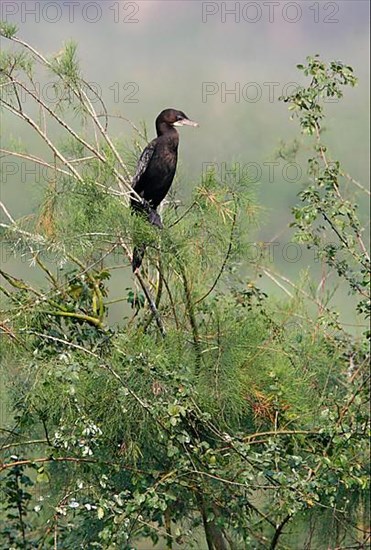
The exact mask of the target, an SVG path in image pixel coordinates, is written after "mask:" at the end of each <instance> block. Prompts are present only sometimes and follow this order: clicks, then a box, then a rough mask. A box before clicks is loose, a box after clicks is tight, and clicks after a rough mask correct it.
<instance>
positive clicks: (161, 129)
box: [156, 122, 179, 139]
mask: <svg viewBox="0 0 371 550" xmlns="http://www.w3.org/2000/svg"><path fill="white" fill-rule="evenodd" d="M156 131H157V136H158V137H160V136H164V135H168V136H169V137H174V138H177V139H179V134H178V132H177V131H176V129H175V128H174V126H172V125H171V124H168V123H167V122H160V123H159V124H156Z"/></svg>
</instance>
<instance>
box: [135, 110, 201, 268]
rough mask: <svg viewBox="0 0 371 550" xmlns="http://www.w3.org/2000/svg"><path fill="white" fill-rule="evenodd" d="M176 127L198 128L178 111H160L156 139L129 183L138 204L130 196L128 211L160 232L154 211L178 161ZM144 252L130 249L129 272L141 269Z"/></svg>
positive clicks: (143, 247) (148, 147)
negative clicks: (136, 213) (141, 216)
mask: <svg viewBox="0 0 371 550" xmlns="http://www.w3.org/2000/svg"><path fill="white" fill-rule="evenodd" d="M176 126H194V127H196V126H198V124H197V122H193V121H192V120H190V119H189V118H188V117H187V115H185V114H184V113H183V112H182V111H178V110H176V109H165V110H164V111H162V112H161V113H160V114H159V115H158V117H157V118H156V131H157V138H155V139H154V140H153V141H151V142H150V143H149V144H148V145H147V147H146V148H145V149H144V150H143V152H142V154H141V156H140V158H139V161H138V165H137V169H136V173H135V175H134V178H133V181H132V188H133V189H134V191H136V192H137V194H138V195H139V196H140V197H141V198H142V201H139V200H138V199H137V198H135V196H134V195H133V196H132V198H131V207H132V209H133V210H134V211H136V212H140V213H141V214H142V215H145V217H146V219H147V220H148V221H149V222H150V223H151V224H152V225H155V226H157V227H159V228H162V221H161V218H160V215H159V214H158V212H157V207H158V206H159V204H160V203H161V202H162V201H163V199H164V198H165V196H166V195H167V193H168V191H169V189H170V187H171V184H172V182H173V179H174V175H175V170H176V165H177V160H178V144H179V134H178V132H177V130H176V128H175V127H176ZM145 248H146V247H145V244H141V245H139V246H135V247H134V250H133V259H132V267H133V271H135V270H136V269H138V268H139V267H140V266H141V263H142V260H143V256H144V251H145Z"/></svg>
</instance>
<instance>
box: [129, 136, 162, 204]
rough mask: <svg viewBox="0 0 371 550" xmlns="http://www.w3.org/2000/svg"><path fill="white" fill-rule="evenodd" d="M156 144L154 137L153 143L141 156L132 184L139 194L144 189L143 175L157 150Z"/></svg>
mask: <svg viewBox="0 0 371 550" xmlns="http://www.w3.org/2000/svg"><path fill="white" fill-rule="evenodd" d="M155 146H156V140H155V139H154V140H153V141H151V143H149V144H148V145H147V147H146V148H145V149H144V150H143V152H142V154H141V155H140V157H139V160H138V164H137V169H136V172H135V174H134V177H133V181H132V184H131V186H132V188H133V189H134V190H135V191H136V192H137V193H138V195H140V194H141V192H142V191H143V179H142V176H143V174H144V173H145V171H146V170H147V168H148V165H149V163H150V161H151V158H152V156H153V153H154V151H155Z"/></svg>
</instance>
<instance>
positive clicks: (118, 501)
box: [0, 24, 369, 550]
mask: <svg viewBox="0 0 371 550" xmlns="http://www.w3.org/2000/svg"><path fill="white" fill-rule="evenodd" d="M2 35H3V36H5V37H6V38H8V39H9V40H10V41H11V42H12V43H13V44H15V45H17V46H20V47H21V48H20V49H19V48H15V49H14V50H9V51H5V52H3V53H2V56H1V60H0V61H1V90H2V94H3V95H2V97H1V103H2V106H3V107H4V108H5V110H7V111H8V112H10V114H11V115H12V116H15V117H17V118H18V119H20V120H22V121H23V122H24V123H26V124H27V125H28V126H30V127H31V128H32V130H33V131H34V132H35V136H37V139H39V140H40V143H43V145H44V147H45V155H44V156H43V157H39V156H36V155H34V154H33V153H28V152H27V150H26V149H25V148H22V147H18V148H17V149H15V148H14V147H13V148H12V147H11V145H9V146H8V145H7V146H6V148H3V149H2V154H4V155H9V156H11V157H12V158H15V159H21V161H22V162H32V163H35V164H37V165H39V166H42V167H43V168H45V169H46V170H47V171H48V174H49V175H50V174H52V177H49V178H48V182H47V183H48V184H47V185H46V186H45V196H44V200H43V202H42V204H41V206H40V210H39V212H38V215H37V216H34V217H29V218H27V219H20V220H16V219H14V217H13V216H12V214H11V213H10V212H9V209H8V208H7V206H6V205H5V204H3V203H1V207H2V210H3V213H4V215H5V218H6V219H5V221H4V222H2V223H1V227H2V229H3V235H4V238H5V239H7V243H8V246H9V247H10V248H11V249H12V251H13V252H14V254H15V255H16V256H17V255H18V256H20V255H22V256H23V257H24V256H26V257H27V258H28V259H31V260H32V262H33V265H34V266H35V268H36V267H37V269H39V270H40V273H41V274H42V275H43V279H42V283H41V284H39V285H36V284H32V283H31V282H30V281H28V280H26V279H25V278H22V279H21V278H19V276H18V277H16V276H15V275H13V274H10V273H8V271H6V270H5V269H3V270H2V271H1V274H2V276H3V278H4V279H5V283H4V285H3V286H2V287H1V290H2V292H3V294H4V295H5V298H6V299H5V300H4V308H3V312H2V325H1V326H2V331H3V333H4V338H3V339H2V348H3V365H4V372H5V373H6V374H5V376H6V387H7V394H8V400H9V411H10V413H11V415H10V416H9V420H8V422H7V424H6V426H4V428H2V441H1V453H2V457H3V458H2V462H1V466H0V471H1V475H2V493H3V498H2V499H1V502H2V505H1V511H0V514H1V516H2V518H3V519H4V520H6V521H4V523H3V527H2V528H1V535H2V540H3V541H4V542H2V543H1V544H2V545H3V546H2V547H3V548H49V547H51V546H52V545H54V548H71V547H73V548H102V549H103V548H104V549H114V548H120V549H125V548H127V549H129V548H134V547H136V545H137V544H138V541H139V540H143V539H144V540H145V541H149V540H151V541H152V542H153V543H154V544H156V543H159V545H160V548H163V547H164V545H166V547H167V548H176V547H177V545H178V546H180V547H183V548H190V547H192V546H193V547H195V548H200V547H201V545H202V544H203V542H202V541H203V540H204V541H206V544H207V547H208V548H209V550H224V549H229V548H233V549H238V548H241V549H242V548H246V547H247V548H271V549H274V548H278V545H280V544H281V545H282V548H285V547H287V544H290V541H296V542H294V544H297V541H298V540H299V541H300V544H302V545H303V547H304V544H305V545H306V546H305V547H306V548H311V547H312V546H311V545H312V544H315V542H316V537H317V542H318V533H317V531H316V526H317V527H318V526H319V527H320V526H321V525H323V523H324V522H331V525H332V526H333V527H334V528H333V530H332V532H329V544H330V543H333V544H336V547H337V548H338V547H342V545H344V544H345V542H343V541H352V544H353V545H355V546H354V547H358V548H363V547H364V545H365V544H366V541H367V536H368V535H367V532H366V529H365V522H363V520H364V518H365V517H366V514H367V483H368V477H367V473H368V454H367V439H366V431H367V427H368V410H367V403H366V400H367V385H368V382H369V376H368V374H367V357H368V356H367V348H366V340H365V339H362V340H358V339H356V338H354V337H352V336H351V335H349V334H348V333H347V332H346V331H345V330H344V328H343V327H342V326H341V324H340V322H339V321H338V319H337V316H336V312H334V311H332V310H331V309H330V308H329V307H328V304H326V303H325V302H321V303H320V304H318V299H317V297H314V299H313V297H312V296H311V295H310V291H308V290H307V289H305V288H303V287H300V286H296V285H294V283H290V284H293V285H294V292H293V293H292V295H291V298H290V299H288V300H285V301H278V300H276V299H274V298H270V297H268V296H267V295H266V294H265V293H264V292H262V291H261V290H260V289H259V288H258V287H257V286H256V284H255V283H254V281H252V280H246V278H245V277H242V275H241V271H240V266H241V265H242V264H243V263H246V261H247V259H248V253H247V249H248V243H247V239H246V235H247V232H248V231H249V223H251V221H252V220H253V219H254V216H255V215H256V211H257V207H256V205H255V203H254V197H253V189H252V186H251V184H250V183H249V182H248V181H246V180H241V179H240V178H235V180H234V181H232V182H230V183H229V184H226V183H225V182H221V181H219V180H218V178H217V177H216V174H215V173H213V172H212V171H210V172H208V173H207V174H206V175H204V177H203V179H202V181H201V182H200V183H199V184H197V185H196V188H195V191H194V193H193V196H192V200H191V201H190V204H189V206H188V207H185V206H182V205H179V203H178V202H177V201H173V200H172V201H170V204H169V205H168V208H167V209H166V211H165V212H164V222H165V229H164V230H163V231H158V230H156V228H152V227H150V226H149V225H148V224H146V223H145V222H144V221H140V220H137V219H134V217H132V216H130V213H129V211H128V208H127V206H128V195H129V192H130V174H131V173H132V170H133V167H134V164H135V158H136V156H137V154H138V150H139V147H136V148H135V150H134V151H128V150H127V149H126V148H125V147H123V146H122V145H121V144H120V143H119V142H118V141H115V140H114V139H113V138H112V137H111V136H110V134H109V121H110V115H109V114H108V112H107V109H106V108H105V106H104V104H103V101H102V99H101V98H99V97H97V96H95V95H94V90H92V89H91V88H90V86H89V85H88V84H87V82H86V81H85V80H84V78H83V76H82V74H81V71H80V69H79V66H78V62H77V50H76V46H75V45H74V44H67V45H66V47H65V49H64V51H63V52H62V53H60V54H58V56H54V57H51V58H50V59H48V58H45V57H44V56H43V55H42V54H40V53H39V52H37V51H36V50H35V49H34V48H33V47H32V46H30V45H29V44H26V43H25V42H24V41H22V40H21V39H20V38H18V37H17V35H16V29H15V28H13V27H11V26H9V25H5V24H3V25H2ZM41 70H44V71H46V72H47V73H48V74H51V75H52V78H53V84H54V87H55V91H56V96H57V97H58V102H57V103H56V105H54V106H53V108H52V107H51V105H50V104H49V103H48V101H47V100H46V99H45V98H43V97H42V94H40V93H39V91H38V90H37V87H36V86H35V82H36V80H35V75H36V74H39V72H40V71H41ZM304 71H305V74H306V75H307V76H308V75H311V77H312V82H311V83H310V84H309V86H308V87H307V88H305V87H303V88H301V89H299V90H298V91H297V92H296V93H295V94H293V95H292V96H290V97H288V98H286V99H285V100H286V101H287V102H289V103H290V105H291V106H293V107H295V109H296V112H297V113H298V115H299V122H300V124H301V126H302V128H304V129H305V130H307V131H308V132H309V134H314V135H315V137H316V142H315V143H314V151H315V157H313V158H311V159H310V162H309V165H310V169H311V172H310V175H311V177H312V184H311V185H310V187H308V189H307V190H305V191H304V192H302V194H301V201H302V204H301V206H299V207H297V208H295V210H294V215H295V221H294V224H295V226H296V227H297V229H298V236H299V238H301V239H302V240H305V242H306V243H308V244H309V245H310V246H315V247H317V249H318V251H319V254H320V255H321V257H322V258H323V260H324V261H325V262H326V263H327V264H328V265H330V266H334V267H335V268H336V269H337V271H338V274H339V276H340V277H342V278H344V279H345V280H347V281H348V283H349V285H350V288H351V290H352V292H354V293H355V295H356V296H357V297H358V298H359V306H358V309H359V312H360V313H361V314H364V313H365V306H366V298H367V295H366V280H365V275H366V268H367V267H368V261H369V260H368V257H367V253H366V247H365V245H364V243H363V241H362V235H361V224H360V222H359V221H358V218H357V216H356V210H355V208H354V206H352V205H351V204H350V203H349V201H346V200H345V199H343V195H342V192H341V182H340V177H341V174H342V171H341V168H340V165H339V164H338V163H335V165H334V166H335V168H332V164H331V168H330V161H329V160H328V158H327V155H326V148H325V145H324V144H323V143H322V137H321V128H320V121H321V119H322V118H323V116H324V113H323V110H322V104H321V101H322V98H323V97H324V96H326V95H328V94H329V95H331V94H336V95H337V96H339V97H340V95H341V88H342V86H344V85H346V84H354V83H355V78H354V77H353V74H352V71H351V69H350V68H349V67H347V66H344V65H342V64H341V63H336V64H330V65H329V66H327V65H325V64H324V63H322V62H321V61H320V60H319V59H318V58H313V59H312V58H310V59H308V61H307V65H306V66H305V67H304ZM24 98H27V101H29V100H32V105H36V106H37V111H36V113H37V114H36V115H32V114H31V113H32V112H33V111H32V107H31V108H28V103H27V102H26V101H25V100H24ZM71 114H73V115H75V116H74V117H71ZM52 121H53V124H56V125H57V127H58V128H59V132H58V139H59V140H60V141H58V142H57V141H56V140H55V139H54V138H53V137H52V133H50V132H49V128H50V124H51V122H52ZM136 135H137V139H138V140H140V143H142V142H144V141H146V135H145V134H144V133H143V132H142V131H139V130H136ZM314 167H315V169H314ZM344 217H346V218H347V219H348V223H347V224H345V223H342V221H343V218H344ZM329 231H332V232H333V233H335V237H336V239H337V240H336V243H335V244H334V243H332V248H329V247H328V245H327V243H326V242H325V241H324V239H325V238H327V236H328V232H329ZM139 239H144V240H145V241H146V242H148V243H149V246H148V253H147V254H146V265H145V269H144V271H143V275H140V274H136V275H135V277H136V281H137V283H136V285H137V286H136V287H135V289H132V288H131V287H130V288H127V289H125V292H124V293H123V295H122V296H121V298H120V299H119V301H118V303H122V304H123V306H124V305H125V303H126V311H127V309H128V308H131V310H132V315H131V317H130V318H127V317H126V318H124V319H123V320H122V323H120V324H119V326H118V327H114V326H112V323H110V318H109V313H110V309H111V307H112V304H113V300H112V299H110V296H109V292H110V286H109V285H110V283H109V281H110V277H111V275H112V273H113V272H114V270H116V269H121V270H124V269H127V270H128V272H129V270H130V253H131V252H130V251H131V247H132V243H133V242H134V241H136V240H139ZM286 282H287V281H286ZM115 302H117V300H115ZM310 302H312V303H313V302H314V303H317V305H319V312H317V313H314V312H311V310H310V308H309V306H308V304H309V303H310ZM363 516H364V517H363ZM290 525H291V529H292V530H293V532H292V533H291V534H290V532H289V531H288V526H290ZM295 530H296V532H295ZM318 530H319V529H318ZM312 539H313V540H312ZM331 541H332V542H331ZM320 542H321V543H323V548H325V547H327V546H325V545H326V544H327V542H326V541H325V542H324V541H323V540H321V541H320ZM316 547H318V544H317V546H316Z"/></svg>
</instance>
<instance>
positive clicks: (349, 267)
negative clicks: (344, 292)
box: [282, 56, 370, 319]
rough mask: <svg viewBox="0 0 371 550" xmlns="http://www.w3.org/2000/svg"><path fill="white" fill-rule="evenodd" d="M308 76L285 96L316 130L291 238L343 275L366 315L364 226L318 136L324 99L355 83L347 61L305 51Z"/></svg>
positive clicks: (304, 124) (306, 127)
mask: <svg viewBox="0 0 371 550" xmlns="http://www.w3.org/2000/svg"><path fill="white" fill-rule="evenodd" d="M298 68H299V69H300V70H302V71H303V72H304V74H305V75H306V76H310V77H311V82H310V84H309V86H308V87H307V88H305V87H299V88H298V89H297V90H296V91H295V92H294V93H293V94H291V95H290V96H287V97H285V98H282V99H284V101H285V102H288V103H289V104H290V106H289V109H290V110H292V111H293V112H294V113H295V115H296V116H297V117H298V119H299V123H300V127H301V129H302V131H303V132H304V133H307V134H310V135H315V137H316V141H315V145H314V152H315V155H314V156H313V157H311V158H309V159H308V174H309V176H310V177H311V180H312V183H311V184H310V185H308V186H307V187H306V188H305V189H304V190H303V191H302V192H301V193H300V195H299V196H300V198H301V205H300V206H297V207H295V208H294V210H293V213H294V218H295V220H294V221H293V223H292V226H293V227H295V228H296V229H297V233H296V238H297V240H298V241H299V242H303V243H306V244H307V245H308V246H309V247H311V248H314V249H315V250H316V251H317V254H318V257H319V258H321V259H322V260H324V262H325V263H327V264H328V265H329V266H331V267H332V268H334V269H335V270H336V272H337V273H338V275H339V277H340V278H342V279H345V280H346V281H347V282H348V284H349V287H350V291H351V292H352V293H354V294H356V295H357V297H358V298H359V303H358V312H359V313H361V314H363V315H364V316H365V317H366V319H367V318H369V316H370V298H369V285H370V258H369V255H368V253H367V248H366V245H365V243H364V240H363V227H362V223H361V221H360V219H359V215H358V212H357V209H358V205H357V204H356V203H355V202H354V200H352V197H346V196H344V192H343V190H342V180H343V179H345V175H346V171H345V170H344V169H343V168H342V167H341V165H340V162H339V161H337V160H336V161H334V160H332V159H331V158H329V156H328V152H327V146H326V145H325V143H324V142H323V140H322V128H321V121H322V118H323V117H324V104H323V102H324V100H325V99H326V98H328V97H336V98H341V97H342V96H343V91H342V87H343V86H345V85H350V86H355V85H356V83H357V79H356V77H355V76H354V75H353V70H352V68H351V67H349V66H347V65H344V64H343V63H341V62H331V63H329V64H328V65H327V64H326V63H324V62H322V61H321V60H320V59H319V58H318V56H316V57H314V58H313V57H308V58H307V64H306V65H298Z"/></svg>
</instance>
